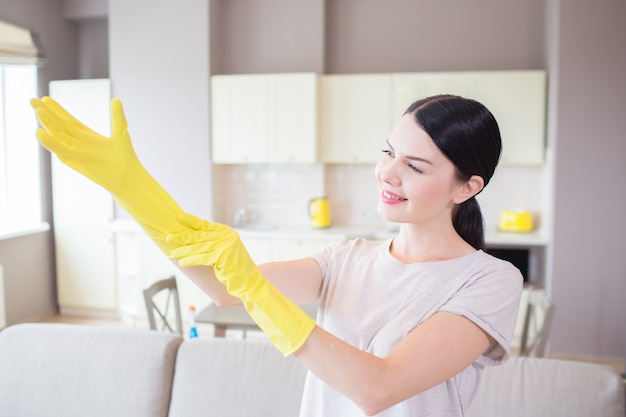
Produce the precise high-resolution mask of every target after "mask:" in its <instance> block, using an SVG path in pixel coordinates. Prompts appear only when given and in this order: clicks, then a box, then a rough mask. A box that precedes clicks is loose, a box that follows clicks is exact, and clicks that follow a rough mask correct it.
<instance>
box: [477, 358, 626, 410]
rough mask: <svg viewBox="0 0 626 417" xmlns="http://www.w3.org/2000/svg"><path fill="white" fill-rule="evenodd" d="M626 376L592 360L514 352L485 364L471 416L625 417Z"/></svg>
mask: <svg viewBox="0 0 626 417" xmlns="http://www.w3.org/2000/svg"><path fill="white" fill-rule="evenodd" d="M624 402H625V399H624V382H623V381H622V378H621V377H620V375H619V374H618V373H617V372H616V371H615V370H614V369H612V368H609V367H607V366H604V365H598V364H593V363H585V362H577V361H569V360H558V359H547V358H534V357H511V359H510V360H509V361H508V362H507V363H506V364H504V365H502V366H497V367H488V368H485V370H484V373H483V380H482V382H481V385H480V387H479V389H478V392H477V393H476V396H475V397H474V400H473V402H472V404H471V405H470V407H469V410H468V412H467V417H490V416H498V417H500V416H507V417H578V416H580V417H589V416H602V417H624V412H625V411H624V406H625V404H624Z"/></svg>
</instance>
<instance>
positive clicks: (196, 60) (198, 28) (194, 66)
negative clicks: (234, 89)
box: [109, 0, 212, 217]
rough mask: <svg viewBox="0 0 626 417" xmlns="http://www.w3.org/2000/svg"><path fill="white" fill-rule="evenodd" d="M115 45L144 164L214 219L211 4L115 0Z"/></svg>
mask: <svg viewBox="0 0 626 417" xmlns="http://www.w3.org/2000/svg"><path fill="white" fill-rule="evenodd" d="M109 48H110V49H109V60H110V77H111V80H112V83H113V94H114V96H116V97H119V98H120V99H121V100H122V103H123V104H124V109H125V111H126V116H127V119H128V121H129V132H130V134H131V137H132V139H133V144H134V146H135V151H136V152H137V155H138V156H139V159H140V160H141V161H142V162H143V164H144V166H145V167H146V169H147V170H148V171H149V172H150V173H152V175H153V176H154V177H155V179H156V180H157V181H158V182H159V183H160V184H161V185H162V186H163V187H164V188H165V189H166V190H167V191H168V192H169V193H170V194H171V195H172V196H173V197H174V199H175V200H176V201H177V202H178V203H179V204H180V205H181V207H182V208H183V209H184V210H187V211H189V212H192V213H194V214H197V215H199V216H203V217H211V216H212V211H211V197H212V196H211V166H210V155H209V76H210V74H209V54H208V51H209V7H208V0H188V1H185V2H171V1H159V2H155V1H151V0H133V1H132V2H129V1H126V0H110V1H109Z"/></svg>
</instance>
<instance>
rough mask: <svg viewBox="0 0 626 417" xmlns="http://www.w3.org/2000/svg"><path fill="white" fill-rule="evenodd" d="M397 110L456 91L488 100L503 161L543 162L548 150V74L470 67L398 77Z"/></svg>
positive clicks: (395, 78) (394, 97) (485, 103)
mask: <svg viewBox="0 0 626 417" xmlns="http://www.w3.org/2000/svg"><path fill="white" fill-rule="evenodd" d="M393 90H394V91H393V108H394V113H396V114H402V113H403V112H404V110H406V108H407V107H408V106H409V105H410V104H411V103H412V102H413V101H414V100H415V99H417V98H421V97H427V96H431V95H435V94H443V93H449V94H455V95H460V96H463V97H467V98H473V99H475V100H478V101H480V102H481V103H483V104H484V105H485V106H486V107H487V108H488V109H489V110H490V111H491V112H492V113H493V115H494V117H495V118H496V120H497V121H498V125H499V127H500V134H501V136H502V148H503V150H502V158H501V163H502V164H504V165H530V164H541V163H543V161H544V150H545V119H546V72H545V71H541V70H529V71H471V72H441V73H437V72H432V73H428V72H426V73H404V74H394V75H393Z"/></svg>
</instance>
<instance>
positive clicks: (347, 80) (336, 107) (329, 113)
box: [320, 74, 399, 163]
mask: <svg viewBox="0 0 626 417" xmlns="http://www.w3.org/2000/svg"><path fill="white" fill-rule="evenodd" d="M391 84H392V76H391V74H347V75H326V76H323V77H321V79H320V140H321V152H322V160H323V162H325V163H375V162H376V161H378V159H379V158H380V150H382V149H383V148H384V147H385V139H386V138H387V136H388V135H389V132H390V131H391V129H392V128H393V124H394V122H395V120H396V119H397V118H393V117H392V116H393V115H392V108H391V104H392V95H391V92H392V90H391ZM398 117H399V116H398Z"/></svg>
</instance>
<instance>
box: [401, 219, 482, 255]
mask: <svg viewBox="0 0 626 417" xmlns="http://www.w3.org/2000/svg"><path fill="white" fill-rule="evenodd" d="M475 251H476V249H474V248H473V247H472V246H471V245H470V244H469V243H467V242H466V241H465V240H463V238H461V236H459V234H458V233H457V232H456V230H454V227H453V226H452V224H450V227H449V228H446V230H441V229H439V230H437V231H435V232H429V231H428V230H424V228H419V227H416V226H414V225H409V224H403V225H402V226H401V227H400V231H399V233H398V235H397V236H396V237H395V238H394V239H393V242H392V243H391V248H390V252H391V255H392V256H393V257H395V258H396V259H398V260H400V261H402V262H404V263H407V264H409V263H418V262H437V261H445V260H449V259H455V258H460V257H462V256H465V255H469V254H471V253H473V252H475Z"/></svg>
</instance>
